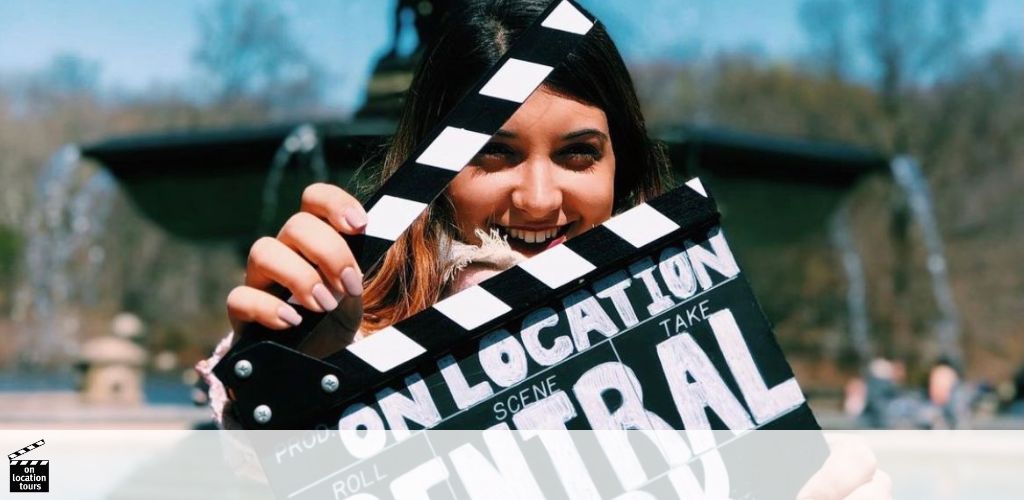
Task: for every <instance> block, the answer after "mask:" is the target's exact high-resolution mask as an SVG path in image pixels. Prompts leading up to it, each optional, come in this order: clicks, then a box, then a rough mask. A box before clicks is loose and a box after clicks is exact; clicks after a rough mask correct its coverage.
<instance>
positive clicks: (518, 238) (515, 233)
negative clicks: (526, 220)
mask: <svg viewBox="0 0 1024 500" xmlns="http://www.w3.org/2000/svg"><path fill="white" fill-rule="evenodd" d="M571 226H572V224H563V225H561V226H551V227H541V228H530V229H527V228H522V227H508V226H496V227H497V229H498V231H499V233H501V235H502V236H506V237H507V239H508V242H509V244H510V245H512V248H513V249H514V250H516V251H519V252H520V253H528V254H533V253H539V252H540V251H543V250H546V249H548V248H551V247H553V246H555V245H558V244H560V243H562V242H563V241H565V240H566V236H565V235H566V234H567V233H568V232H569V228H570V227H571Z"/></svg>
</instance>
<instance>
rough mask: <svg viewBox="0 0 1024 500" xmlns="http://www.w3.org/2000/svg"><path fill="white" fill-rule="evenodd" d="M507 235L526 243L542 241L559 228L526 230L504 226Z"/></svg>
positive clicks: (550, 237) (552, 236) (548, 238)
mask: <svg viewBox="0 0 1024 500" xmlns="http://www.w3.org/2000/svg"><path fill="white" fill-rule="evenodd" d="M505 231H507V232H508V235H509V236H510V237H512V238H515V239H517V240H522V241H525V242H526V243H543V242H545V241H547V240H550V239H552V238H554V237H555V235H557V234H558V231H559V228H557V227H556V228H553V229H545V230H543V231H527V230H525V229H514V228H510V227H509V228H505Z"/></svg>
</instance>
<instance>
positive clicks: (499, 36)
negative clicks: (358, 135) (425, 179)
mask: <svg viewBox="0 0 1024 500" xmlns="http://www.w3.org/2000/svg"><path fill="white" fill-rule="evenodd" d="M548 3H549V2H548V1H547V0H470V1H467V2H464V5H463V6H462V7H461V8H459V9H457V10H455V11H453V12H451V13H449V15H448V16H447V18H446V20H445V21H444V23H443V25H442V28H441V30H440V31H439V33H438V36H437V38H436V39H435V40H433V41H432V43H431V44H430V46H429V47H428V48H427V50H426V51H425V52H424V55H423V59H422V60H421V61H420V65H419V67H418V68H417V70H416V74H415V76H414V77H413V81H412V85H411V86H410V88H409V91H408V94H407V95H406V101H405V106H404V107H403V112H402V115H401V118H400V120H399V122H398V129H397V131H396V133H395V135H394V136H393V137H392V139H391V142H390V144H389V147H388V151H387V153H386V155H385V158H384V162H383V166H382V168H380V169H379V170H378V171H377V172H376V173H375V175H373V177H372V187H373V188H376V187H379V186H380V185H381V184H382V183H383V182H384V180H386V179H387V178H388V177H389V176H390V175H391V174H392V173H393V172H394V171H395V169H397V168H398V167H399V166H400V165H401V164H402V162H404V161H405V159H406V158H407V157H408V156H409V154H411V152H412V150H413V149H414V148H415V147H416V146H417V145H418V144H419V143H420V142H421V141H422V140H423V139H424V137H425V136H426V134H427V133H428V132H429V131H430V130H431V129H432V128H434V127H435V126H436V125H437V123H438V122H439V121H440V120H441V119H442V118H443V117H444V116H445V115H446V114H447V113H448V111H449V110H451V108H452V107H453V106H454V105H455V104H456V103H457V102H458V100H459V99H460V98H461V97H462V95H463V94H465V92H466V91H467V90H468V89H469V88H470V87H472V86H473V84H474V83H476V82H477V80H479V79H480V77H481V76H482V75H483V74H484V73H485V72H486V71H487V69H488V68H490V67H491V66H492V65H493V64H495V63H496V62H497V61H498V60H499V59H500V58H501V56H502V55H503V54H504V53H505V52H506V51H507V50H508V48H509V46H510V45H512V44H513V43H515V41H516V40H517V39H518V38H519V36H520V35H521V34H522V32H523V31H524V30H526V28H528V27H529V26H530V25H531V24H532V23H533V22H534V21H535V20H536V19H537V17H538V16H539V15H540V14H541V12H542V11H543V10H544V9H545V7H547V5H548ZM544 85H545V86H546V87H547V88H548V89H550V90H552V91H554V92H555V93H556V94H559V95H562V96H565V97H567V98H571V99H576V100H579V101H581V102H583V103H586V104H589V105H592V106H596V107H598V108H601V109H602V110H603V111H604V112H605V115H606V116H607V118H608V127H609V132H610V135H611V143H612V149H613V150H614V153H615V158H616V163H617V165H616V168H615V186H614V189H615V198H614V199H615V203H614V210H616V211H618V210H622V209H625V208H629V207H632V206H633V205H635V204H637V203H640V202H643V201H645V200H647V199H648V198H650V197H653V196H656V195H658V194H660V193H661V192H662V191H663V190H664V189H665V183H666V182H667V174H666V172H667V169H668V160H667V159H666V156H665V153H664V151H663V149H662V148H661V147H660V146H659V145H657V144H655V143H654V142H652V141H651V140H650V139H649V138H648V136H647V127H646V124H645V122H644V118H643V115H642V114H641V111H640V103H639V101H638V100H637V97H636V91H635V90H634V88H633V82H632V79H631V78H630V76H629V72H628V70H627V69H626V65H625V63H624V62H623V60H622V56H621V55H620V54H619V51H618V49H617V48H616V47H615V43H614V42H612V40H611V38H610V37H609V36H608V33H607V31H605V29H604V26H602V25H601V23H597V25H595V26H594V27H593V28H592V29H591V31H590V32H589V33H588V34H587V35H586V37H585V38H584V40H583V41H582V42H581V44H580V45H579V46H578V47H577V48H576V49H575V50H574V51H573V52H572V53H571V54H570V55H569V57H568V58H567V59H566V60H565V62H564V63H563V64H562V65H560V66H559V67H557V68H556V69H555V70H554V71H553V72H552V73H551V74H550V75H549V76H548V78H547V79H546V80H545V81H544ZM453 217H454V214H453V213H452V207H451V202H450V201H449V200H448V199H447V197H445V196H442V197H440V198H439V199H438V200H437V201H435V202H434V203H433V204H432V205H431V206H430V208H429V209H428V210H427V212H426V213H425V214H424V215H423V216H422V217H420V219H418V220H417V221H416V222H415V223H414V224H413V225H412V226H411V227H410V228H409V230H408V231H407V232H406V234H405V235H403V236H402V237H401V238H399V240H398V241H397V242H396V243H395V245H394V246H393V247H392V248H391V250H390V251H389V252H388V254H387V255H386V256H385V258H384V260H383V262H382V263H381V265H380V266H378V267H377V269H375V270H373V271H372V272H371V274H370V275H369V277H368V282H367V287H366V293H365V294H364V299H363V300H364V308H365V311H366V317H365V318H364V322H363V328H364V329H365V330H367V331H373V330H377V329H380V328H382V327H384V326H387V325H390V324H393V323H395V322H397V321H400V320H402V319H404V318H406V317H408V316H410V315H412V314H415V313H417V312H419V311H420V310H422V309H424V308H426V307H428V306H430V305H432V304H433V303H434V302H436V301H437V300H438V299H439V298H440V294H441V293H442V290H443V288H444V287H443V284H442V283H441V273H442V269H441V266H442V263H441V262H440V258H439V251H440V250H439V248H440V245H441V242H442V241H443V239H444V238H445V237H457V232H456V230H455V228H454V225H453V222H452V221H453V220H454V219H453Z"/></svg>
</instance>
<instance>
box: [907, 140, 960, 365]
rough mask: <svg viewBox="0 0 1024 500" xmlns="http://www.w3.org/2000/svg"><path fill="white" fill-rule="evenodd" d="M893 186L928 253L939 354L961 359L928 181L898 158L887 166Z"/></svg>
mask: <svg viewBox="0 0 1024 500" xmlns="http://www.w3.org/2000/svg"><path fill="white" fill-rule="evenodd" d="M890 168H891V169H892V174H893V177H894V178H895V179H896V184H897V185H898V186H899V187H900V188H901V189H903V192H904V194H905V195H906V197H907V203H908V205H909V206H910V212H911V214H912V216H913V217H914V219H915V220H916V221H917V224H918V226H919V227H920V228H921V235H922V238H923V239H924V246H925V252H926V253H927V260H926V267H927V269H928V274H929V275H930V276H931V284H932V293H933V294H934V296H935V303H936V305H937V307H938V309H939V319H938V321H937V322H936V325H935V328H936V333H937V337H938V341H939V347H940V352H941V353H942V354H943V355H945V356H948V357H950V358H952V359H954V360H959V359H961V356H960V347H959V346H960V343H959V341H960V339H959V337H960V321H959V314H958V313H957V308H956V302H955V301H954V300H953V290H952V288H951V287H950V285H949V274H948V270H947V268H946V255H945V252H944V250H943V245H942V236H941V235H940V233H939V226H938V223H937V222H936V220H935V211H934V209H933V207H932V200H931V194H930V192H929V189H928V181H927V180H926V179H925V177H924V173H923V172H922V171H921V167H920V166H919V165H918V164H917V161H916V160H914V159H913V158H911V157H909V156H900V157H897V158H895V159H893V161H892V163H891V164H890Z"/></svg>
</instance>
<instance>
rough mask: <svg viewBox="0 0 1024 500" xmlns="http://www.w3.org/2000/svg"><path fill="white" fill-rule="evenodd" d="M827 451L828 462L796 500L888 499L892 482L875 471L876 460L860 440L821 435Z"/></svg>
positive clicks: (878, 471)
mask: <svg viewBox="0 0 1024 500" xmlns="http://www.w3.org/2000/svg"><path fill="white" fill-rule="evenodd" d="M825 441H827V442H828V446H829V448H830V449H831V453H829V456H828V459H826V460H825V463H824V464H823V465H822V466H821V469H819V470H818V472H816V473H815V474H814V475H813V476H811V479H810V480H808V481H807V484H805V485H804V487H803V488H801V489H800V493H798V494H797V496H796V497H797V500H805V499H811V498H813V499H815V500H833V499H834V500H840V499H843V500H860V499H864V500H867V499H871V500H886V499H891V498H892V480H890V479H889V475H888V474H886V473H885V471H882V470H879V469H878V459H877V458H875V454H874V452H872V451H871V448H868V445H867V444H866V443H865V442H864V440H863V439H861V438H859V437H857V436H849V435H842V434H825Z"/></svg>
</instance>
